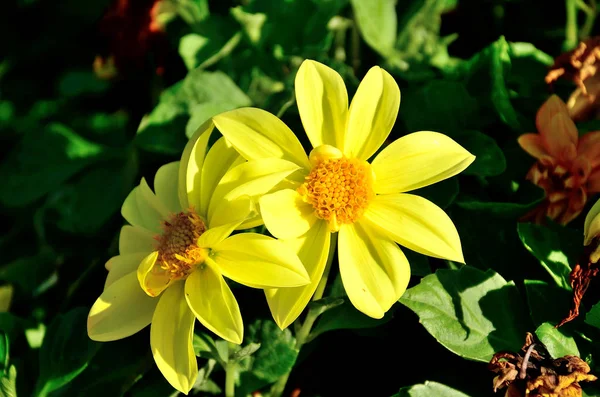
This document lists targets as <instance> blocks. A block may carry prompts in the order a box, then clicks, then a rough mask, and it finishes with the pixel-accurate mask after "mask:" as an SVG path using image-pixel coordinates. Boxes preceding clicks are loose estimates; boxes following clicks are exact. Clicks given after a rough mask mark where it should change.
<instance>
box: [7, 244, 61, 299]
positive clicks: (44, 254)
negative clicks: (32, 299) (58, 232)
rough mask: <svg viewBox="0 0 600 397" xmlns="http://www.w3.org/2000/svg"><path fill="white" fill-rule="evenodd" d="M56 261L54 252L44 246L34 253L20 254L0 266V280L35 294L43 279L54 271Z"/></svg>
mask: <svg viewBox="0 0 600 397" xmlns="http://www.w3.org/2000/svg"><path fill="white" fill-rule="evenodd" d="M56 262H57V255H56V253H55V252H54V251H53V250H52V249H50V248H44V249H42V251H41V252H39V253H38V254H36V255H33V256H22V257H20V258H18V259H15V260H14V261H11V262H9V263H7V264H4V265H2V266H0V280H3V281H7V282H10V283H12V284H15V285H17V286H18V287H19V288H21V289H22V290H23V291H24V292H26V293H28V294H32V295H36V294H37V293H38V292H39V288H40V286H41V285H42V284H43V283H44V281H46V280H47V279H48V278H49V277H50V276H51V275H52V274H53V272H55V271H56Z"/></svg>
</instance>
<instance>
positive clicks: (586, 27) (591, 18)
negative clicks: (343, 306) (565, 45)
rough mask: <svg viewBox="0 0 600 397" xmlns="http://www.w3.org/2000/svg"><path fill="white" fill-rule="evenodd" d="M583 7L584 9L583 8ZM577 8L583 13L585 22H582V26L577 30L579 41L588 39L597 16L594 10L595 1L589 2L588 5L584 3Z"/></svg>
mask: <svg viewBox="0 0 600 397" xmlns="http://www.w3.org/2000/svg"><path fill="white" fill-rule="evenodd" d="M584 5H585V8H584V7H583V6H584ZM579 8H580V9H581V10H583V12H585V21H584V22H583V26H582V27H581V29H580V30H579V39H580V40H585V39H588V38H589V37H590V33H591V32H592V28H593V27H594V22H596V16H597V15H598V11H597V8H596V0H591V1H590V5H587V4H585V3H583V4H579Z"/></svg>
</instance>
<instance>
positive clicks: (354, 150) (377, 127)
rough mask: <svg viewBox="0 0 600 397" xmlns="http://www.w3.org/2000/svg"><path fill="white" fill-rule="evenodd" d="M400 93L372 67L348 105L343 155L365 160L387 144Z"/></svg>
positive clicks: (389, 80) (392, 81)
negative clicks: (385, 142)
mask: <svg viewBox="0 0 600 397" xmlns="http://www.w3.org/2000/svg"><path fill="white" fill-rule="evenodd" d="M399 107H400V89H399V88H398V84H396V81H395V80H394V78H393V77H392V76H390V74H389V73H388V72H386V71H385V70H383V69H381V68H380V67H379V66H374V67H372V68H371V69H370V70H369V72H368V73H367V74H366V76H365V77H364V79H363V80H362V81H361V83H360V85H359V86H358V90H357V91H356V94H355V95H354V98H352V103H351V104H350V114H349V116H348V127H347V132H346V135H345V136H344V154H346V156H347V157H350V158H359V159H361V160H367V159H368V158H369V157H371V156H372V155H373V153H375V152H376V151H377V149H379V147H380V146H381V145H382V144H383V142H384V141H385V140H386V138H387V137H388V135H389V134H390V131H392V127H393V126H394V123H395V122H396V117H397V116H398V109H399Z"/></svg>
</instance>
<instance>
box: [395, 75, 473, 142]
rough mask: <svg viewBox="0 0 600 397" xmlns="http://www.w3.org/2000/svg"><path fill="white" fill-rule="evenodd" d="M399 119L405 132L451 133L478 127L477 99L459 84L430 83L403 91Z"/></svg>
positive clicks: (451, 82) (448, 81)
mask: <svg viewBox="0 0 600 397" xmlns="http://www.w3.org/2000/svg"><path fill="white" fill-rule="evenodd" d="M402 96H403V98H402V106H400V113H399V117H400V119H401V120H402V121H404V124H405V125H406V129H407V130H408V131H440V132H442V133H445V134H449V135H450V136H451V137H453V135H452V132H453V131H460V130H462V129H464V128H477V127H480V125H479V124H478V123H480V119H481V116H480V115H479V114H478V110H479V106H478V103H477V100H476V99H475V98H473V97H472V96H471V94H469V92H468V91H467V89H466V87H465V85H464V84H463V83H461V82H458V81H450V80H430V81H428V82H427V83H426V84H425V85H423V86H422V87H419V88H418V89H411V88H410V87H409V88H408V89H406V90H403V91H402Z"/></svg>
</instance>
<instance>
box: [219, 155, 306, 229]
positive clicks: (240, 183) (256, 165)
mask: <svg viewBox="0 0 600 397" xmlns="http://www.w3.org/2000/svg"><path fill="white" fill-rule="evenodd" d="M297 169H298V165H296V164H295V163H292V162H290V161H287V160H282V159H277V158H270V159H262V160H251V161H248V162H246V163H243V164H240V165H238V166H236V167H234V168H232V169H231V170H229V172H227V174H225V176H224V177H223V178H222V179H221V181H220V182H219V184H218V185H217V187H216V189H215V191H214V192H213V196H212V198H211V200H210V206H209V208H208V220H209V224H210V225H213V217H214V216H215V210H216V209H217V206H218V205H219V204H221V202H222V201H224V200H225V201H233V200H236V199H238V198H240V197H244V196H247V197H250V198H255V197H257V196H260V195H263V194H265V193H267V192H268V191H269V190H271V189H272V188H273V187H275V186H276V185H277V184H278V183H279V182H281V181H282V180H283V179H284V178H285V177H286V176H288V175H290V174H291V173H293V172H294V171H296V170H297Z"/></svg>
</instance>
